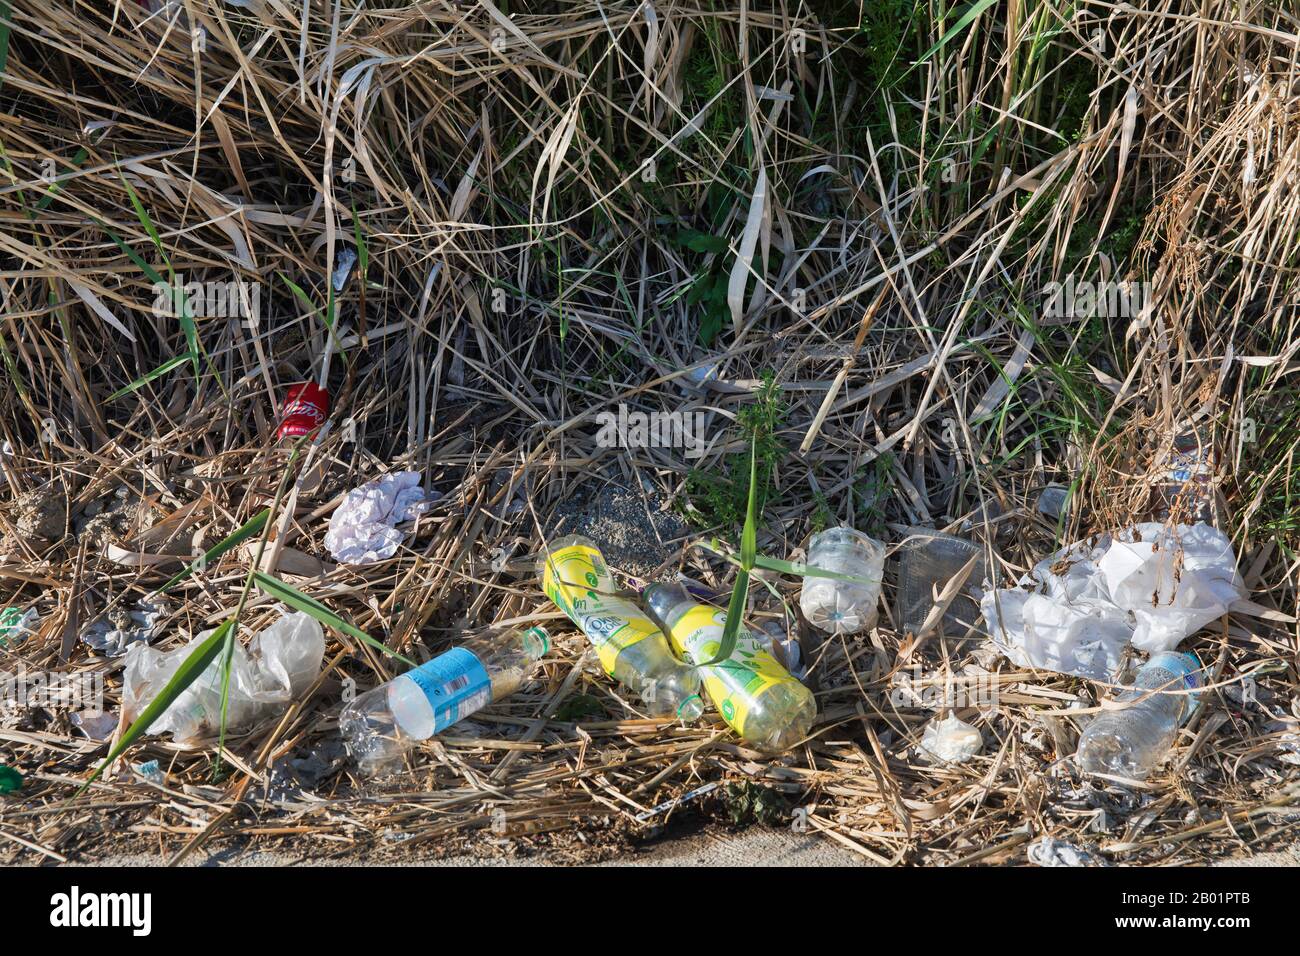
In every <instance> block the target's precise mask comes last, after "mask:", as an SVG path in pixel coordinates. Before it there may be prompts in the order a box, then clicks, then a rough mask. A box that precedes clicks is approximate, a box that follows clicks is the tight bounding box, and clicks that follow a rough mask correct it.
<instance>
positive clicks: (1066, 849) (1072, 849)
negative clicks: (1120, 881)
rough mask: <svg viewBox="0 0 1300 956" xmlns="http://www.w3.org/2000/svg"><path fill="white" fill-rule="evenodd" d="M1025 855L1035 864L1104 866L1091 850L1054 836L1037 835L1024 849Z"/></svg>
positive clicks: (1102, 861) (1103, 862)
mask: <svg viewBox="0 0 1300 956" xmlns="http://www.w3.org/2000/svg"><path fill="white" fill-rule="evenodd" d="M1025 856H1026V857H1028V859H1029V862H1030V863H1033V864H1034V865H1035V866H1105V865H1106V862H1105V861H1104V860H1102V859H1099V858H1098V857H1097V856H1096V854H1094V853H1093V852H1092V851H1091V850H1086V849H1084V848H1083V847H1080V846H1075V845H1074V844H1073V843H1067V842H1066V841H1065V840H1058V839H1057V838H1056V837H1050V836H1045V837H1039V838H1038V839H1037V840H1035V841H1034V842H1033V843H1031V844H1029V846H1028V847H1026V849H1025Z"/></svg>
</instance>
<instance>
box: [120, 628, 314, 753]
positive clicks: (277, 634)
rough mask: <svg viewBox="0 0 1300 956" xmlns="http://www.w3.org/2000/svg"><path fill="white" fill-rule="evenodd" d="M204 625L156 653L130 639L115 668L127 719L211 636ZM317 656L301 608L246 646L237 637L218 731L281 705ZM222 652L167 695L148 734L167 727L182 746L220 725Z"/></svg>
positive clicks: (303, 684) (297, 690)
mask: <svg viewBox="0 0 1300 956" xmlns="http://www.w3.org/2000/svg"><path fill="white" fill-rule="evenodd" d="M211 633H212V632H211V631H205V632H204V633H202V634H199V635H198V636H196V637H194V638H193V639H191V640H190V642H189V643H188V644H186V645H185V646H184V647H181V648H177V649H176V650H174V651H160V650H156V649H154V648H152V647H149V646H148V645H146V644H132V645H131V648H130V650H129V651H127V654H126V663H125V666H124V669H123V686H122V709H123V711H124V712H125V715H126V719H127V721H128V723H129V722H130V721H133V720H134V719H135V718H136V717H138V716H139V715H140V713H141V712H142V711H143V710H144V708H145V707H147V706H148V705H149V704H150V703H152V702H153V700H154V699H155V698H156V697H157V696H158V694H159V692H160V691H162V689H163V688H164V687H165V686H166V685H167V682H168V681H170V680H171V679H172V677H173V676H174V675H175V674H176V671H177V670H178V669H179V668H180V666H181V664H183V663H184V662H185V659H186V658H188V657H189V656H190V654H192V653H193V652H194V650H195V649H196V648H197V647H198V646H199V645H200V644H201V643H203V641H204V640H206V639H207V637H208V636H209V635H210V634H211ZM324 657H325V633H324V631H323V630H321V626H320V623H319V622H318V621H316V620H315V619H314V618H312V617H311V616H309V615H307V614H302V613H295V614H286V615H285V616H283V617H281V618H280V619H279V620H278V621H276V622H275V623H274V624H272V625H271V626H270V627H268V628H267V629H266V630H264V631H262V632H261V633H259V634H257V635H256V636H255V637H254V638H253V640H252V642H251V643H250V644H249V646H248V649H247V650H245V649H244V647H243V645H242V644H240V643H239V642H238V641H236V643H235V647H234V652H233V653H232V655H231V660H230V693H229V700H228V703H227V708H226V729H227V730H229V731H234V732H239V731H241V730H247V729H248V728H250V727H251V726H252V725H253V724H255V723H257V721H259V720H262V719H264V718H266V717H269V716H272V715H273V714H276V713H278V712H280V711H282V710H284V709H285V708H286V707H288V706H289V703H290V701H292V700H293V699H294V698H295V697H297V696H298V695H299V694H301V693H302V692H303V691H305V690H306V689H307V688H308V687H309V686H311V683H312V681H314V680H315V679H316V677H317V676H318V675H319V674H320V667H321V661H322V659H323V658H324ZM222 663H223V662H222V655H220V654H218V655H217V657H216V658H215V659H214V660H213V661H212V663H210V664H209V665H208V666H207V668H206V669H205V670H204V671H203V673H202V674H200V675H199V676H198V678H197V679H196V680H195V681H194V683H192V684H190V686H189V687H187V688H185V690H184V692H182V693H181V695H180V696H179V697H178V698H176V700H174V701H172V704H171V706H170V707H168V708H167V709H166V710H165V711H163V713H162V715H161V716H159V718H158V719H157V720H155V721H154V722H153V724H152V725H151V726H150V728H149V732H150V733H151V734H163V733H167V732H170V733H171V735H172V739H173V740H175V741H176V743H178V744H181V745H183V746H198V745H201V744H202V743H203V742H205V741H206V740H207V739H209V738H211V737H212V736H214V735H216V733H217V732H218V730H219V729H220V727H221V698H222V686H223V683H224V681H223V677H222V673H223V666H222Z"/></svg>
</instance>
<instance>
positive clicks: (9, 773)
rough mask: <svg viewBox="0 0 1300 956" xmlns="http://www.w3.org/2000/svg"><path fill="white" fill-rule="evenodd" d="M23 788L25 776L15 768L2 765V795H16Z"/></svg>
mask: <svg viewBox="0 0 1300 956" xmlns="http://www.w3.org/2000/svg"><path fill="white" fill-rule="evenodd" d="M22 786H23V775H22V774H21V773H19V772H18V771H17V770H15V769H14V768H13V767H9V766H6V765H5V764H2V763H0V793H16V792H18V791H19V790H21V789H22Z"/></svg>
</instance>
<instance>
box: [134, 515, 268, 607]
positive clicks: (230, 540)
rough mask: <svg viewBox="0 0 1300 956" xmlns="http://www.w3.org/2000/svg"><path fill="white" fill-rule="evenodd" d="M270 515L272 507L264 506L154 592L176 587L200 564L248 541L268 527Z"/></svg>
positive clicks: (204, 563) (157, 592) (213, 559)
mask: <svg viewBox="0 0 1300 956" xmlns="http://www.w3.org/2000/svg"><path fill="white" fill-rule="evenodd" d="M270 516H271V509H270V508H263V509H262V510H261V511H259V512H258V513H257V514H255V515H253V517H251V518H249V519H248V520H247V521H245V522H244V523H243V525H241V526H240V527H239V528H238V529H236V530H235V532H234V533H233V534H231V535H229V536H228V537H226V538H223V539H222V540H220V541H218V542H217V543H216V544H214V545H213V546H212V547H211V548H209V549H208V550H207V551H205V552H203V558H202V559H201V560H200V561H193V562H191V563H190V564H188V565H186V566H185V568H183V569H182V570H180V571H178V572H176V574H175V575H174V576H173V577H172V578H171V579H170V580H169V581H168V582H167V583H166V584H164V585H163V586H162V587H160V588H158V590H157V591H155V592H154V593H155V594H162V593H163V592H164V591H167V590H169V589H170V588H172V587H174V586H175V585H176V584H177V583H178V582H180V581H183V580H184V579H185V578H188V577H189V576H190V575H191V574H193V573H194V572H195V570H196V569H197V568H198V567H199V565H200V564H203V565H206V564H207V563H208V562H210V561H215V560H216V559H217V558H219V557H221V556H222V555H223V554H225V553H226V552H227V551H229V550H230V549H231V548H233V547H235V545H237V544H242V543H243V542H245V541H247V540H248V539H249V538H251V537H253V535H255V534H257V533H258V532H259V531H261V530H262V529H263V528H264V527H266V519H267V518H269V517H270Z"/></svg>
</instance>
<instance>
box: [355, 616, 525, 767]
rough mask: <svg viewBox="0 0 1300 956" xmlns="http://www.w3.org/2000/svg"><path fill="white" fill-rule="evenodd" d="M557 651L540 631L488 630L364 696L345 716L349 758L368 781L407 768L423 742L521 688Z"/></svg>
mask: <svg viewBox="0 0 1300 956" xmlns="http://www.w3.org/2000/svg"><path fill="white" fill-rule="evenodd" d="M550 646H551V642H550V637H549V636H548V635H547V633H546V631H544V630H542V629H541V628H540V627H530V628H529V629H528V630H526V631H499V630H496V631H488V632H485V633H482V634H478V635H475V636H473V637H470V638H468V639H466V640H465V642H464V643H463V644H462V645H461V646H460V647H455V648H452V649H451V650H449V651H447V652H446V653H445V654H440V655H438V656H437V657H435V658H434V659H433V660H431V661H429V662H428V663H426V664H421V665H420V666H419V667H416V668H414V669H413V670H410V671H407V672H406V673H405V674H402V675H401V676H400V677H395V678H393V679H392V680H390V681H389V682H388V683H386V684H381V685H380V686H378V687H376V688H374V689H373V690H369V691H367V692H366V693H364V694H361V695H360V696H359V697H357V698H356V700H354V701H352V702H351V703H349V704H348V705H347V706H346V707H344V708H343V713H342V714H340V715H339V731H340V733H342V735H343V741H344V743H345V744H346V745H347V748H348V752H349V753H350V754H351V755H352V757H353V759H354V760H356V762H357V765H358V766H359V767H360V768H361V771H362V773H365V774H368V775H375V774H381V773H388V772H391V771H394V770H397V769H400V767H401V763H402V758H403V756H404V755H405V754H406V753H407V752H408V751H409V750H411V749H412V748H413V747H414V746H415V745H416V744H417V743H418V742H419V741H421V740H427V739H428V738H430V737H432V736H433V735H434V734H437V733H441V732H442V731H444V730H446V729H447V728H448V727H450V726H451V725H452V724H454V723H456V722H457V721H460V720H464V719H465V718H466V717H468V716H469V715H470V714H472V713H474V712H475V711H478V710H481V709H483V708H484V707H486V706H487V705H488V704H490V703H492V702H493V701H496V700H500V699H501V698H502V697H505V696H506V695H508V694H513V693H514V692H515V691H516V690H518V689H519V686H520V685H521V684H522V683H523V682H524V680H525V679H526V678H527V677H528V674H529V672H530V671H531V670H532V668H533V665H534V664H535V663H536V662H537V661H538V660H540V659H541V658H542V657H543V656H545V654H546V652H547V651H548V650H550Z"/></svg>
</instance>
